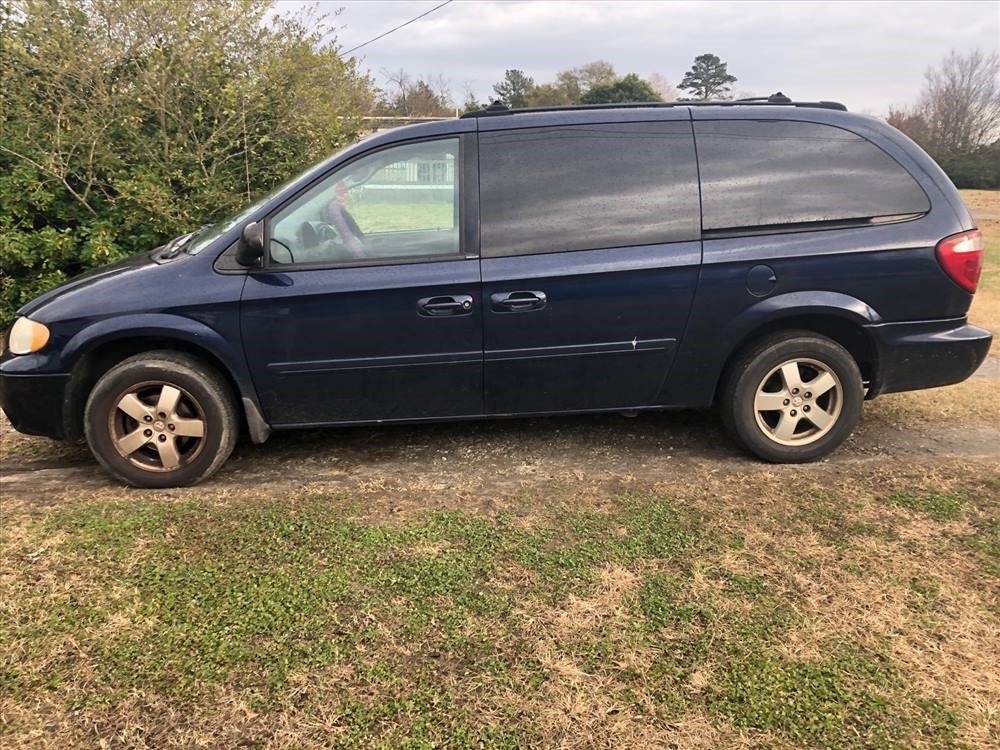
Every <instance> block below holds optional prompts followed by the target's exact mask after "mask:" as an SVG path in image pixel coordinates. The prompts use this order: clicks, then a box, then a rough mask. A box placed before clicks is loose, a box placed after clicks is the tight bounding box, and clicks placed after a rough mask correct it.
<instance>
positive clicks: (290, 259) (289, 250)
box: [271, 237, 295, 263]
mask: <svg viewBox="0 0 1000 750" xmlns="http://www.w3.org/2000/svg"><path fill="white" fill-rule="evenodd" d="M275 245H279V246H280V247H281V248H282V249H284V251H285V252H286V253H288V260H287V261H283V260H278V259H277V258H275V257H274V246H275ZM271 260H272V261H275V262H277V263H286V262H287V263H294V262H295V253H293V252H292V248H290V247H289V246H288V245H286V244H285V243H284V242H282V241H281V240H276V239H275V238H274V237H272V238H271Z"/></svg>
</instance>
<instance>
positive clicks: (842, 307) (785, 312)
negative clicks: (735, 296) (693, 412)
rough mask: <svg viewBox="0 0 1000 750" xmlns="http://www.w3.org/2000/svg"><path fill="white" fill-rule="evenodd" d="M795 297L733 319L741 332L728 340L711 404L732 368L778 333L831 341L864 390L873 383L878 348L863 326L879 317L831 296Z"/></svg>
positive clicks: (773, 301) (766, 303)
mask: <svg viewBox="0 0 1000 750" xmlns="http://www.w3.org/2000/svg"><path fill="white" fill-rule="evenodd" d="M799 297H800V295H799V294H788V295H780V296H779V297H774V298H772V299H769V300H765V301H763V302H761V303H758V304H757V305H754V306H753V307H751V308H749V309H748V310H747V311H746V312H745V313H744V314H743V315H741V316H740V318H738V319H737V322H738V323H740V324H741V325H740V326H739V327H740V329H741V330H740V331H739V333H738V335H736V336H734V337H733V338H732V340H733V341H734V345H733V346H732V347H731V348H730V350H729V353H728V355H727V356H726V358H725V360H724V362H723V365H722V367H721V368H720V369H719V371H718V376H717V379H716V382H715V389H714V393H715V395H714V398H713V402H714V401H715V400H717V398H718V395H719V390H720V388H721V387H722V384H723V383H724V381H725V377H726V373H727V372H728V371H729V369H730V367H731V366H732V364H733V363H734V362H735V361H736V360H738V359H739V357H740V356H741V355H742V354H743V353H744V352H745V351H746V350H747V349H749V348H750V347H752V346H754V345H755V344H756V343H757V342H758V341H760V340H761V339H763V338H765V337H767V336H771V335H773V334H775V333H778V332H780V331H795V330H801V331H808V332H810V333H815V334H819V335H820V336H824V337H826V338H828V339H831V340H832V341H835V342H836V343H838V344H840V346H842V347H844V349H846V350H847V352H848V353H849V354H850V355H851V356H852V357H853V358H854V361H855V362H856V363H857V365H858V369H859V370H860V371H861V377H862V381H863V383H864V385H865V387H867V386H868V384H870V383H871V382H873V380H874V379H875V376H876V373H877V370H878V348H877V346H876V343H875V341H874V339H873V338H872V336H871V334H870V333H869V332H868V330H867V329H866V326H867V325H871V324H874V323H878V322H880V321H881V318H880V316H879V315H878V314H877V313H876V312H875V311H874V310H873V309H872V308H871V307H869V306H868V305H867V304H865V303H864V302H861V301H860V300H857V299H855V298H853V297H849V296H847V295H843V294H838V293H835V292H827V293H822V296H820V297H819V298H817V295H815V294H810V295H809V296H808V298H807V300H806V299H801V298H800V299H795V298H799ZM783 298H784V299H783Z"/></svg>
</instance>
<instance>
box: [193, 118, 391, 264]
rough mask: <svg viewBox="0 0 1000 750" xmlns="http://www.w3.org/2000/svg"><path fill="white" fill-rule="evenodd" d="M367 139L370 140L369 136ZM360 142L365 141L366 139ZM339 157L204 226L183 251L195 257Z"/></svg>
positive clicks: (327, 160) (313, 167) (313, 166)
mask: <svg viewBox="0 0 1000 750" xmlns="http://www.w3.org/2000/svg"><path fill="white" fill-rule="evenodd" d="M368 137H369V138H370V137H371V136H368ZM361 140H367V138H364V139H361ZM359 142H360V141H359ZM339 155H340V152H339V151H338V152H337V153H336V154H334V155H333V156H331V157H327V158H326V159H324V160H323V161H321V162H318V163H316V164H313V165H312V166H311V167H309V169H307V170H306V171H305V172H302V173H301V174H297V175H295V176H294V177H293V178H292V179H290V180H287V181H286V182H283V183H281V184H280V185H278V187H276V188H274V189H273V190H271V191H270V192H269V193H267V194H266V195H264V196H262V197H261V198H259V199H257V200H256V201H254V203H252V204H251V205H249V206H247V207H246V208H245V209H243V210H242V211H240V212H239V213H238V214H237V215H236V216H234V217H232V218H231V219H227V220H226V221H220V222H218V223H216V224H210V225H208V226H206V227H205V229H204V230H203V231H200V232H196V233H195V234H194V235H193V237H192V239H191V241H190V242H189V243H188V245H187V247H185V248H184V251H185V252H187V253H189V254H190V255H197V254H198V253H200V252H201V251H202V250H204V249H205V248H206V247H208V246H209V245H211V244H212V243H213V242H215V240H217V239H218V238H219V237H221V236H222V235H224V234H225V233H226V232H228V231H229V230H231V229H233V228H235V227H237V226H239V225H240V224H242V223H243V222H245V221H246V220H247V219H249V218H250V217H251V216H253V215H254V213H256V212H257V211H258V210H259V209H260V208H261V206H263V205H264V204H265V203H267V202H268V201H269V200H271V199H272V198H273V197H274V196H276V195H278V194H279V193H280V192H281V191H282V190H284V189H285V188H287V187H289V186H290V185H292V184H293V183H295V182H298V181H299V180H302V179H304V178H307V177H309V176H310V175H313V174H315V173H316V172H319V171H321V170H323V169H324V168H325V167H326V165H327V164H329V163H330V162H331V161H332V160H333V159H335V158H336V157H337V156H339Z"/></svg>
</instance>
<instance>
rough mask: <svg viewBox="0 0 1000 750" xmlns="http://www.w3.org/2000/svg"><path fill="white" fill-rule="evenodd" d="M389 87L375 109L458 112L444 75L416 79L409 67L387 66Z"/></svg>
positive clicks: (432, 114) (389, 113) (419, 113)
mask: <svg viewBox="0 0 1000 750" xmlns="http://www.w3.org/2000/svg"><path fill="white" fill-rule="evenodd" d="M382 75H383V76H384V77H385V79H386V90H385V91H383V92H382V95H381V96H380V98H379V101H378V104H377V105H376V109H375V111H376V112H377V113H378V114H380V115H387V116H396V117H448V116H451V115H454V114H455V110H454V107H452V106H451V93H450V91H449V87H448V82H447V81H446V80H445V79H444V77H443V76H441V75H438V76H426V78H422V79H419V80H417V81H413V80H412V79H411V78H410V75H409V74H408V73H407V72H406V71H405V70H402V69H400V70H397V71H388V70H383V71H382Z"/></svg>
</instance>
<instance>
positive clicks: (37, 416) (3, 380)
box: [0, 368, 70, 439]
mask: <svg viewBox="0 0 1000 750" xmlns="http://www.w3.org/2000/svg"><path fill="white" fill-rule="evenodd" d="M69 380H70V376H69V375H62V374H60V375H48V374H46V375H12V374H10V373H7V372H4V371H3V369H2V368H0V409H3V411H4V414H6V415H7V418H8V419H9V420H10V423H11V424H12V425H13V426H14V429H15V430H17V431H18V432H23V433H24V434H26V435H43V436H44V437H50V438H57V439H65V438H66V437H67V430H66V425H65V423H64V419H63V416H64V414H65V413H66V410H65V403H66V396H67V393H68V388H67V386H68V385H69Z"/></svg>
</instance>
